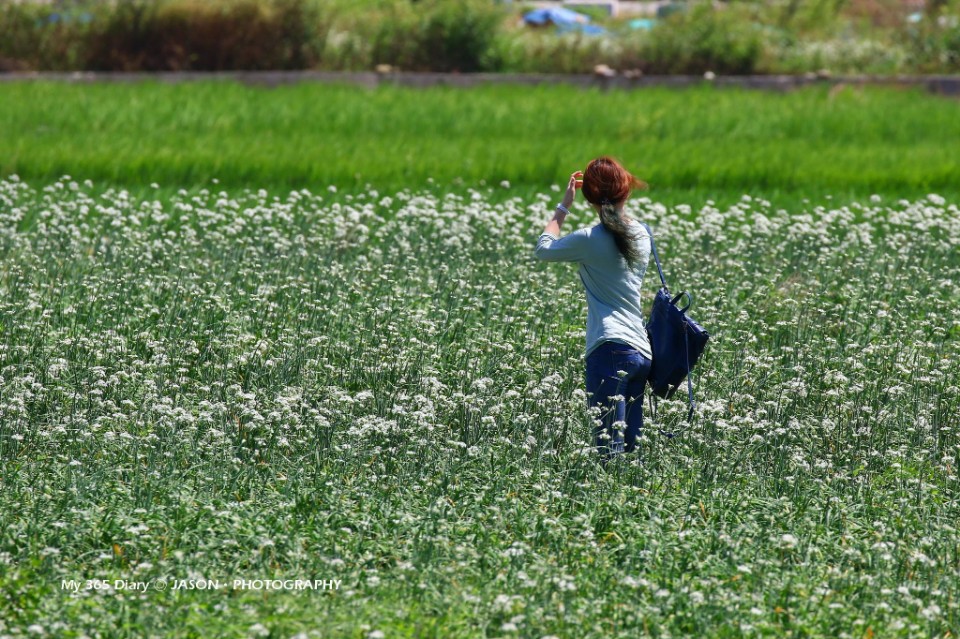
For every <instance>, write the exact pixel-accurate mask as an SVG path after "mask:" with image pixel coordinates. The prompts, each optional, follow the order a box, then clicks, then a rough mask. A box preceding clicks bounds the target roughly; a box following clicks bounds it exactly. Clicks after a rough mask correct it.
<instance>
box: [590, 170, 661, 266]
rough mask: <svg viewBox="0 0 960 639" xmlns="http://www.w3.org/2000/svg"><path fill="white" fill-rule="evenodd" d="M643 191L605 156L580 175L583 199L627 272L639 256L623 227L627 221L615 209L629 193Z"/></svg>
mask: <svg viewBox="0 0 960 639" xmlns="http://www.w3.org/2000/svg"><path fill="white" fill-rule="evenodd" d="M646 187H647V185H646V183H645V182H643V181H642V180H638V179H637V178H636V177H634V176H633V174H631V173H630V172H629V171H627V170H626V169H625V168H623V165H621V164H620V163H619V162H618V161H617V160H615V159H614V158H611V157H609V156H602V157H599V158H596V159H595V160H593V161H592V162H590V164H588V165H587V169H586V170H585V171H584V172H583V197H584V198H586V200H587V201H588V202H590V203H591V204H594V205H596V206H599V207H600V222H602V223H603V226H604V228H606V229H607V230H608V231H609V232H610V234H611V235H613V239H614V241H615V242H616V243H617V250H618V251H620V255H622V256H623V259H624V260H626V262H627V266H628V267H629V268H631V269H633V268H634V267H635V266H636V264H637V262H639V261H640V260H641V259H642V257H643V256H642V254H641V253H640V249H639V248H638V247H637V244H636V242H635V239H636V238H635V236H634V234H633V232H632V231H631V229H630V225H629V224H628V223H627V221H628V218H627V217H625V216H624V215H623V214H622V213H620V212H618V211H617V206H618V205H619V206H622V205H623V203H624V202H626V201H627V198H628V197H630V191H631V190H632V189H643V188H646Z"/></svg>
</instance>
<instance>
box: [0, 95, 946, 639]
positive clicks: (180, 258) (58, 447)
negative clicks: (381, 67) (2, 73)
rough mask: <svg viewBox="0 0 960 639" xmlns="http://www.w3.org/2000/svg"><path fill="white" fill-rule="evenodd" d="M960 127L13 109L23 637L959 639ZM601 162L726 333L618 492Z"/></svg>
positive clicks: (643, 101) (361, 107)
mask: <svg viewBox="0 0 960 639" xmlns="http://www.w3.org/2000/svg"><path fill="white" fill-rule="evenodd" d="M957 110H958V103H957V102H951V101H948V100H945V99H942V98H935V97H930V96H926V95H923V94H921V93H916V92H897V91H880V90H876V91H873V90H870V91H863V92H858V91H855V90H852V89H851V90H845V91H839V92H836V93H834V94H833V96H832V97H831V96H830V95H829V94H828V92H826V91H820V90H812V91H804V92H798V93H792V94H785V95H779V94H760V93H744V92H734V91H717V90H712V89H709V88H706V89H702V90H700V89H698V90H691V91H677V92H669V91H659V90H658V91H650V92H642V93H610V94H601V93H593V92H579V91H575V90H568V89H565V88H552V89H546V88H543V89H535V90H519V89H516V88H512V89H507V88H504V87H490V88H483V89H476V90H466V91H455V90H452V89H449V90H448V89H440V90H429V91H422V92H414V91H405V90H399V89H396V90H383V91H379V90H378V91H374V92H370V91H367V90H362V89H355V88H345V87H319V86H306V85H304V86H296V87H287V88H283V89H275V90H264V89H250V88H244V87H241V86H238V85H233V84H226V83H223V84H216V83H206V84H189V85H187V84H184V85H176V86H166V85H159V84H143V85H123V86H119V85H116V86H111V85H89V86H87V85H84V86H79V85H77V86H74V85H57V84H52V83H37V84H7V85H0V168H2V176H0V483H2V486H3V489H2V490H0V638H2V639H6V638H8V637H9V638H13V637H16V638H20V637H24V638H25V637H31V638H34V637H67V638H73V639H80V638H83V637H89V638H91V639H93V638H114V637H121V638H134V637H137V638H139V637H180V638H199V637H203V638H210V637H237V638H241V637H242V638H246V637H266V638H271V639H272V638H285V639H306V638H310V639H313V638H317V639H319V638H327V637H349V638H351V639H387V638H393V637H402V638H415V637H416V638H426V637H432V638H436V639H459V638H474V637H491V638H492V637H503V638H525V639H526V638H530V639H557V638H563V639H566V638H577V639H579V638H588V637H589V638H598V639H599V638H610V637H616V638H633V637H662V638H667V637H691V636H696V637H797V638H799V637H830V638H847V639H861V638H866V637H878V638H879V637H910V638H913V637H938V638H940V637H942V638H946V637H955V636H957V634H958V633H960V530H958V521H960V500H958V498H960V480H958V463H960V460H958V458H960V365H958V363H960V207H958V204H960V189H958V188H957V186H956V185H957V184H960V181H958V180H957V178H958V177H960V164H958V155H957V154H958V148H960V147H958V145H956V144H955V142H956V141H957V139H958V134H960V118H957V117H956V114H957ZM598 113H602V114H603V117H600V116H598V115H597V114H598ZM601 153H610V154H612V155H615V156H617V157H619V158H620V159H621V160H623V161H624V163H625V164H626V165H627V166H628V168H631V169H634V170H635V172H636V173H637V174H638V175H639V176H640V177H643V178H644V179H646V180H647V181H648V182H649V183H650V185H651V188H650V190H649V191H647V192H638V193H636V194H635V196H634V197H633V198H632V199H631V200H630V201H629V203H628V205H627V211H628V213H629V214H630V215H632V216H634V217H636V218H638V219H641V220H643V221H646V222H648V223H649V224H650V225H651V226H652V227H653V228H654V230H655V233H656V236H657V246H658V249H659V251H660V252H661V257H662V259H663V261H664V269H665V271H666V275H667V278H668V281H669V282H670V284H671V287H673V288H674V289H675V290H678V291H679V290H683V289H687V290H690V291H692V292H693V293H694V295H695V303H694V305H693V307H692V308H691V311H690V312H691V314H692V315H693V317H695V318H696V319H697V320H698V321H699V322H700V323H701V324H702V325H703V326H704V327H705V328H707V329H708V330H709V331H710V332H711V335H712V337H711V340H710V343H709V345H708V347H707V351H706V353H705V355H704V357H703V359H702V360H701V362H700V363H699V365H698V368H697V371H696V373H697V374H696V377H695V383H696V391H697V396H698V411H697V417H696V419H695V420H694V422H693V423H692V424H690V425H689V426H688V425H686V424H685V421H684V420H685V417H686V403H685V401H684V400H681V399H671V400H667V401H660V402H659V403H658V405H657V410H656V414H655V415H654V414H653V413H652V412H651V411H650V408H649V406H647V405H646V404H645V430H644V432H643V434H642V439H641V441H640V450H639V452H638V454H637V455H632V456H628V458H627V459H624V460H622V461H623V463H621V464H613V465H611V466H608V467H603V466H601V465H600V464H599V463H598V460H597V458H596V451H595V449H594V448H593V446H592V441H591V429H592V423H591V418H590V416H589V415H588V413H587V410H586V396H585V393H584V388H583V386H584V383H583V382H584V380H583V346H584V344H583V339H584V321H585V315H586V310H585V301H584V297H583V296H584V293H583V290H582V286H581V284H580V282H579V281H578V278H577V276H576V268H575V265H572V264H565V263H545V262H539V261H537V260H536V259H535V258H534V255H533V248H534V245H535V243H536V240H537V236H538V235H539V233H540V232H541V230H542V229H543V226H544V224H545V223H546V221H547V220H549V219H550V217H551V215H552V210H553V206H554V205H555V204H556V202H557V201H559V199H560V196H561V193H560V187H561V186H562V185H563V184H564V182H565V181H564V177H565V176H567V175H569V173H570V172H571V171H573V170H575V169H577V168H580V167H582V166H584V165H585V164H586V162H587V161H588V160H589V159H590V158H591V157H592V156H594V155H599V154H601ZM595 222H596V220H595V216H594V214H593V212H592V210H591V209H589V208H588V207H587V206H586V205H584V204H583V202H582V200H578V202H577V204H576V205H575V206H574V207H573V210H572V213H571V215H570V216H569V217H568V219H567V222H566V224H565V226H564V232H568V231H569V230H572V229H575V228H579V227H581V226H585V225H589V224H593V223H595ZM656 279H657V278H656V275H655V271H654V269H653V267H652V264H651V268H650V269H649V270H648V271H647V277H646V280H645V284H644V286H645V289H644V291H643V293H644V295H645V296H646V301H647V304H648V305H649V303H650V301H652V298H653V294H654V292H655V290H656V287H657V284H658V282H655V280H656ZM667 432H670V433H675V434H676V436H674V437H672V438H670V437H667V436H665V435H664V434H663V433H667Z"/></svg>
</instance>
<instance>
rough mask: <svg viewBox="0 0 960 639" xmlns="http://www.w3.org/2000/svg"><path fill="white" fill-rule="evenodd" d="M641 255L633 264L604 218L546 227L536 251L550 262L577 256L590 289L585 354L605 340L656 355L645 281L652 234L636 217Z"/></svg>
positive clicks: (581, 271)
mask: <svg viewBox="0 0 960 639" xmlns="http://www.w3.org/2000/svg"><path fill="white" fill-rule="evenodd" d="M631 223H632V224H634V225H635V226H636V227H638V228H637V229H636V230H635V231H634V233H635V241H636V242H638V244H639V248H640V253H641V256H642V257H641V259H640V261H639V263H638V264H637V265H636V266H635V268H634V269H633V270H630V269H629V268H628V267H627V262H626V260H624V259H623V257H622V256H621V255H620V251H618V250H617V245H616V243H615V241H614V238H613V234H611V233H610V232H609V231H608V230H607V229H606V227H604V226H603V224H602V223H597V224H596V225H594V226H591V227H587V228H582V229H578V230H576V231H573V232H572V233H568V234H567V235H566V236H564V237H563V238H558V237H557V236H555V235H552V234H550V233H541V234H540V239H539V240H538V241H537V248H536V249H535V250H534V255H536V257H537V258H539V259H541V260H546V261H548V262H578V263H579V264H580V269H579V270H578V274H579V275H580V281H582V282H583V287H584V289H585V291H586V294H587V336H586V355H589V354H590V352H591V351H593V349H595V348H596V347H597V346H599V345H600V343H601V342H603V341H605V340H613V341H617V342H623V343H625V344H629V345H630V346H633V347H634V348H636V349H637V350H639V351H640V352H641V353H643V354H644V355H645V356H647V357H649V358H651V359H652V358H653V353H652V351H651V350H650V342H649V340H648V339H647V330H646V328H645V327H644V316H643V308H642V305H641V302H640V287H641V285H642V284H643V276H644V275H645V274H646V271H647V264H648V263H649V261H650V235H649V234H648V233H647V231H646V229H645V228H644V227H643V226H642V225H640V224H639V223H638V222H637V221H636V220H631Z"/></svg>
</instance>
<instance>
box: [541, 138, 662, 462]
mask: <svg viewBox="0 0 960 639" xmlns="http://www.w3.org/2000/svg"><path fill="white" fill-rule="evenodd" d="M644 187H646V184H644V183H643V182H641V181H640V180H638V179H637V178H635V177H634V176H633V175H631V174H630V172H629V171H627V170H626V169H625V168H623V166H621V165H620V163H619V162H617V161H616V160H614V159H613V158H610V157H600V158H597V159H595V160H593V161H592V162H590V164H589V165H588V166H587V170H586V171H583V172H581V171H577V172H575V173H573V174H572V175H571V176H570V182H569V183H568V184H567V191H566V193H565V194H564V196H563V202H562V203H560V204H559V205H557V209H556V213H555V214H554V216H553V219H552V220H550V222H549V223H547V226H546V228H544V230H543V233H542V234H541V235H540V239H539V240H538V241H537V248H536V251H535V255H536V256H537V257H538V258H539V259H541V260H547V261H551V262H556V261H562V262H578V263H579V264H580V269H579V275H580V280H581V281H582V282H583V286H584V289H585V290H586V295H587V336H586V369H587V370H586V382H587V406H588V408H591V407H593V410H594V411H596V410H597V409H596V407H599V409H600V419H598V420H597V421H596V422H595V423H596V427H595V430H594V436H595V438H596V444H597V450H598V451H599V453H600V458H601V461H603V462H606V461H607V460H609V459H610V458H611V456H613V455H617V454H620V453H623V452H627V453H629V452H632V451H633V450H634V449H635V448H636V443H637V437H638V435H639V434H640V429H641V427H642V426H643V391H644V387H645V386H646V383H647V375H648V374H649V373H650V364H651V359H652V357H653V353H652V351H651V349H650V343H649V341H648V339H647V331H646V328H645V325H644V317H643V310H642V308H641V304H640V287H641V285H642V284H643V276H644V274H645V273H646V270H647V263H648V261H649V259H650V237H649V235H648V234H647V232H646V230H645V228H644V227H643V226H642V225H641V224H640V223H639V222H637V221H636V220H633V219H632V218H630V217H629V216H628V215H627V214H626V213H624V212H623V205H624V203H625V202H626V201H627V198H628V197H630V191H631V190H632V189H634V188H644ZM578 188H582V190H583V197H584V198H585V199H586V200H587V201H588V202H590V204H592V205H593V208H594V210H596V212H597V214H598V216H599V217H600V222H599V223H598V224H595V225H594V226H591V227H587V228H582V229H579V230H576V231H574V232H572V233H569V234H567V235H566V236H565V237H563V238H562V239H561V238H560V227H561V226H562V225H563V221H564V219H565V218H566V216H567V214H568V213H569V212H570V211H569V210H568V209H569V207H570V205H571V204H573V199H574V196H575V194H576V190H577V189H578ZM624 425H626V431H625V432H621V431H622V428H623V426H624Z"/></svg>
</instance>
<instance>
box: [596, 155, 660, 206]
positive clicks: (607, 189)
mask: <svg viewBox="0 0 960 639" xmlns="http://www.w3.org/2000/svg"><path fill="white" fill-rule="evenodd" d="M645 188H647V184H646V182H644V181H642V180H638V179H637V178H636V177H634V176H633V174H631V173H630V171H628V170H626V169H625V168H623V165H622V164H620V163H619V162H617V161H616V160H615V159H613V158H612V157H609V156H606V155H604V156H602V157H599V158H597V159H595V160H593V161H592V162H590V164H588V165H587V170H586V171H584V172H583V187H582V191H583V197H584V198H586V200H587V202H590V203H591V204H597V205H601V204H603V203H604V200H607V201H609V202H610V203H611V204H614V205H616V206H619V205H620V204H623V203H624V202H625V201H626V200H627V198H628V197H630V191H632V190H633V189H645Z"/></svg>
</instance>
